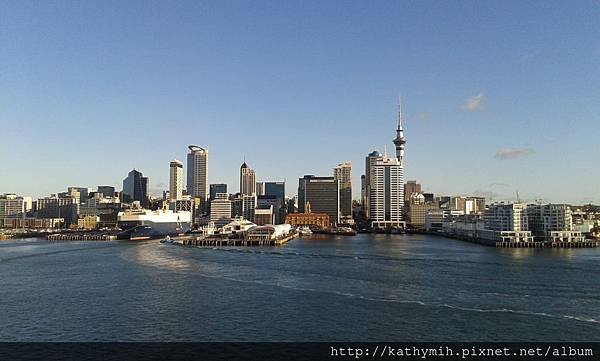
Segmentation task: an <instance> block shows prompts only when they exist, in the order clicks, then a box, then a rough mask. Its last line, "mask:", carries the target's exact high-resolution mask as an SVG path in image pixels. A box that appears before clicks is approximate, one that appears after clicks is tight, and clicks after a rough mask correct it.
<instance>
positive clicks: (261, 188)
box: [256, 182, 265, 196]
mask: <svg viewBox="0 0 600 361" xmlns="http://www.w3.org/2000/svg"><path fill="white" fill-rule="evenodd" d="M256 195H257V196H264V195H265V182H256Z"/></svg>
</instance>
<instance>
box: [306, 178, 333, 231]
mask: <svg viewBox="0 0 600 361" xmlns="http://www.w3.org/2000/svg"><path fill="white" fill-rule="evenodd" d="M298 183H299V184H298V208H299V211H300V213H305V212H306V204H307V203H310V205H311V208H312V211H313V212H315V213H326V214H327V215H328V216H329V221H330V223H331V224H330V225H331V226H336V225H337V224H338V223H339V221H340V191H339V182H338V180H337V179H335V178H334V177H315V176H314V175H305V176H304V177H303V178H300V179H299V182H298Z"/></svg>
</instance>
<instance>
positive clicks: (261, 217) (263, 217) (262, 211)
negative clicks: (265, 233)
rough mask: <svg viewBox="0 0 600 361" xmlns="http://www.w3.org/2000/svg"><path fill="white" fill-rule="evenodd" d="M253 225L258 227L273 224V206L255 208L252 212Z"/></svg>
mask: <svg viewBox="0 0 600 361" xmlns="http://www.w3.org/2000/svg"><path fill="white" fill-rule="evenodd" d="M254 223H256V224H257V225H259V226H264V225H265V224H275V215H274V213H273V206H272V205H270V206H265V207H257V208H256V209H255V210H254Z"/></svg>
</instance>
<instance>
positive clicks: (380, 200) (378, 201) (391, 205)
mask: <svg viewBox="0 0 600 361" xmlns="http://www.w3.org/2000/svg"><path fill="white" fill-rule="evenodd" d="M393 142H394V145H395V147H396V157H392V158H390V157H388V155H387V154H384V155H383V156H376V154H375V152H373V153H371V154H369V156H368V157H367V164H366V168H367V173H366V174H367V176H366V178H367V182H368V183H367V187H368V194H369V202H368V205H369V207H368V209H369V213H368V214H369V218H370V220H371V226H372V227H373V228H375V229H390V228H405V223H404V214H403V213H404V145H405V144H406V138H404V129H403V128H402V100H401V99H399V102H398V125H397V128H396V138H395V139H394V141H393Z"/></svg>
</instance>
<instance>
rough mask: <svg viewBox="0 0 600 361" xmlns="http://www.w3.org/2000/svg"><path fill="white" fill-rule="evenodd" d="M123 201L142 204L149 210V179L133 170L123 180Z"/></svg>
mask: <svg viewBox="0 0 600 361" xmlns="http://www.w3.org/2000/svg"><path fill="white" fill-rule="evenodd" d="M122 198H123V199H122V200H123V202H125V203H132V202H135V201H138V202H140V205H141V206H142V207H144V208H148V204H149V202H148V178H147V177H144V175H143V174H142V173H141V172H138V171H137V170H135V169H133V170H132V171H131V172H129V174H128V175H127V178H125V179H123V192H122Z"/></svg>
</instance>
